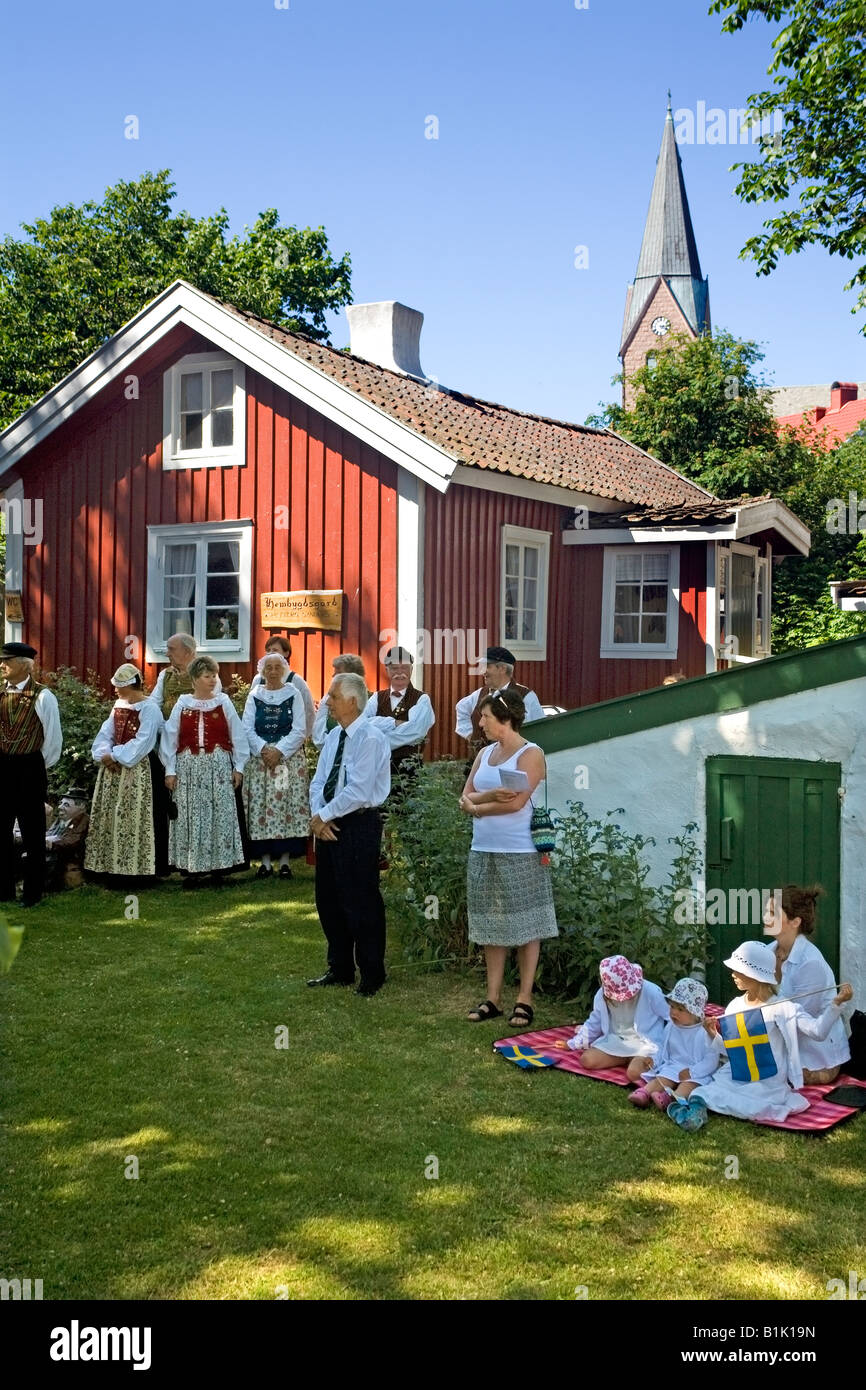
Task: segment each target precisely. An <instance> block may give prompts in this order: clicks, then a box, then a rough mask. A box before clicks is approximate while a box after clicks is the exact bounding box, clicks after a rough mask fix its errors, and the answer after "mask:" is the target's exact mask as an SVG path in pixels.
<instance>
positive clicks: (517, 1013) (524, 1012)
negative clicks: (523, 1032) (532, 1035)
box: [508, 1004, 535, 1028]
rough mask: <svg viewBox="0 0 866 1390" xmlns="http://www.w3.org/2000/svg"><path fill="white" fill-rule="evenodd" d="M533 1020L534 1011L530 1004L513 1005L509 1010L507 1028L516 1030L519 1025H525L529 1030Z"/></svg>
mask: <svg viewBox="0 0 866 1390" xmlns="http://www.w3.org/2000/svg"><path fill="white" fill-rule="evenodd" d="M534 1018H535V1010H534V1009H533V1007H532V1005H531V1004H515V1005H514V1008H513V1009H512V1010H511V1017H510V1019H509V1020H508V1026H509V1027H510V1028H517V1027H518V1026H519V1025H520V1024H521V1023H525V1024H526V1026H527V1028H531V1027H532V1020H533V1019H534Z"/></svg>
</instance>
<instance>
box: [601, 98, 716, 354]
mask: <svg viewBox="0 0 866 1390" xmlns="http://www.w3.org/2000/svg"><path fill="white" fill-rule="evenodd" d="M660 276H661V277H662V278H663V279H664V280H665V281H666V283H667V285H668V287H669V289H670V291H671V293H672V294H673V296H674V298H675V300H676V301H677V304H678V305H679V307H680V309H681V310H682V313H683V316H684V317H685V320H686V323H687V325H688V327H689V328H690V329H691V331H692V332H693V333H694V334H695V337H698V336H699V335H700V334H701V333H702V332H704V331H706V330H708V329H709V326H710V306H709V287H708V284H707V281H706V280H705V279H704V277H703V276H702V275H701V263H700V260H699V259H698V248H697V244H696V242H695V233H694V229H693V227H692V219H691V214H690V213H689V202H688V198H687V197H686V186H685V182H684V180H683V167H682V163H681V161H680V152H679V150H678V148H677V142H676V136H675V134H674V117H673V111H672V110H671V94H670V92H668V106H667V113H666V115H665V124H664V131H663V132H662V143H661V150H660V151H659V157H658V159H657V161H656V171H655V178H654V180H653V187H652V194H651V195H650V204H649V211H648V213H647V219H646V225H645V227H644V234H643V242H642V243H641V249H640V256H639V258H638V264H637V272H636V274H635V278H634V281H633V283H632V284H631V285H630V286H629V292H628V299H627V301H626V310H625V319H624V322H623V329H622V341H621V344H620V356H622V354H623V352H624V351H625V349H626V347H627V344H628V342H629V340H630V339H631V337H632V336H633V333H634V330H635V328H636V327H637V325H638V324H639V322H640V319H641V317H642V315H643V313H644V311H645V309H646V308H647V305H648V303H649V300H650V299H651V298H652V296H653V291H654V289H655V286H656V284H657V282H658V279H659V277H660Z"/></svg>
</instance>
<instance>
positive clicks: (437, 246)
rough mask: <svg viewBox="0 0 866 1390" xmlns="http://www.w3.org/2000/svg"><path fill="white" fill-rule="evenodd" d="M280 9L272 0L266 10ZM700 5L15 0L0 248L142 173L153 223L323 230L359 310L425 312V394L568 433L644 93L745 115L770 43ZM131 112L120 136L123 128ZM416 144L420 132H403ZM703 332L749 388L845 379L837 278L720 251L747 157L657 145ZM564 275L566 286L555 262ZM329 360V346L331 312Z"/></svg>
mask: <svg viewBox="0 0 866 1390" xmlns="http://www.w3.org/2000/svg"><path fill="white" fill-rule="evenodd" d="M277 3H282V0H277ZM708 4H709V0H588V7H587V8H581V9H578V8H576V6H575V0H435V2H434V0H367V3H364V2H363V0H289V5H288V8H285V9H282V8H280V9H278V8H277V7H276V3H275V0H196V2H195V3H192V2H191V0H140V3H138V4H135V5H130V4H123V3H121V4H118V3H117V0H111V2H110V3H109V0H77V3H76V4H74V5H72V4H69V3H68V0H67V3H61V2H60V0H42V2H41V3H40V4H39V6H38V7H35V8H34V7H33V6H23V5H22V6H16V7H13V8H12V9H7V13H6V17H5V22H4V31H5V32H4V38H5V40H6V42H5V44H4V48H5V50H6V63H5V64H4V82H3V86H2V89H0V130H2V132H3V136H2V137H0V234H5V233H12V234H17V232H18V228H19V225H20V223H21V222H22V221H29V220H32V219H34V218H35V217H38V216H40V215H44V214H46V213H47V212H48V210H49V209H50V208H51V207H52V206H53V205H54V204H56V203H63V202H75V203H78V202H82V201H84V200H85V199H87V198H99V197H101V195H102V193H103V191H104V189H105V187H106V186H107V185H109V184H111V183H114V182H116V181H117V180H118V179H121V178H124V179H132V178H136V177H138V176H139V175H140V174H141V173H142V172H143V171H144V170H145V169H150V170H155V169H159V168H164V167H169V168H170V169H171V170H172V171H173V174H174V178H175V181H176V184H177V190H178V196H177V200H176V206H177V207H178V208H180V207H184V208H187V209H189V211H191V212H192V213H194V214H196V215H204V214H208V213H211V212H213V211H215V210H216V209H217V208H218V207H220V206H225V207H226V208H227V210H228V212H229V215H230V217H231V222H232V228H233V230H236V231H240V230H241V229H242V228H243V226H244V225H245V224H247V223H250V222H252V221H253V220H254V219H255V217H256V214H257V213H258V212H259V211H260V210H261V209H262V208H265V207H269V206H276V207H277V208H278V209H279V211H280V214H281V217H282V220H283V221H284V222H286V223H295V224H296V225H299V226H305V225H319V224H322V225H324V226H325V228H326V230H327V233H328V236H329V240H330V244H331V247H332V249H333V250H334V251H335V252H336V253H338V254H339V253H342V252H343V251H344V250H348V251H349V252H350V253H351V256H352V263H353V297H354V299H355V300H356V301H358V302H363V301H366V300H373V299H399V300H402V301H403V302H404V303H406V304H409V305H411V306H412V307H413V308H417V309H421V310H422V311H423V312H424V314H425V323H424V329H423V333H422V342H421V361H422V364H423V366H424V369H425V371H426V372H427V373H428V374H431V375H435V376H436V377H438V378H439V380H441V381H442V382H444V383H446V384H448V385H450V386H454V387H458V388H460V389H462V390H466V391H469V392H473V393H475V394H477V395H480V396H482V397H485V398H488V399H491V400H495V401H500V402H504V403H505V404H507V405H512V406H515V407H518V408H521V409H525V410H532V411H537V412H539V413H542V414H548V415H553V416H556V417H559V418H563V419H569V420H577V421H582V420H583V419H585V417H586V415H587V414H588V413H589V412H591V411H592V410H594V409H595V407H596V405H597V403H598V402H599V401H606V400H610V399H613V398H614V396H615V395H616V389H615V388H613V387H611V385H610V378H611V376H612V375H613V374H614V373H615V372H616V371H617V369H618V362H617V356H616V353H617V349H618V346H619V332H620V327H621V323H622V314H623V306H624V299H625V292H626V286H627V284H628V282H629V280H630V279H631V277H632V276H633V274H634V270H635V266H636V264H637V257H638V251H639V248H640V240H641V233H642V230H643V222H644V218H645V216H646V210H647V204H648V201H649V194H650V188H651V184H652V177H653V171H654V167H655V159H656V155H657V153H658V147H659V143H660V139H661V132H662V124H663V120H664V112H665V105H666V92H667V89H668V87H670V88H671V91H672V94H673V106H674V108H675V109H684V108H691V109H692V110H696V109H697V105H698V103H699V102H701V101H702V102H704V103H705V104H706V107H707V108H713V107H721V108H723V109H724V110H728V109H729V108H736V107H741V106H743V105H745V103H746V98H747V97H748V95H749V93H751V92H753V91H757V90H759V89H760V88H761V87H763V86H765V85H766V78H765V70H766V68H767V66H768V63H769V60H770V39H771V37H772V35H773V33H774V32H775V28H776V26H771V25H767V24H765V23H764V22H763V21H761V22H759V23H753V24H750V25H749V26H748V27H747V29H746V30H745V31H743V32H741V33H740V34H739V35H735V36H727V35H722V34H721V33H720V19H719V18H718V17H716V16H713V17H710V16H708V15H707V13H706V11H707V9H708ZM129 115H136V116H137V117H138V119H139V138H138V139H137V140H128V139H126V138H125V137H124V120H125V118H126V117H127V116H129ZM430 116H435V117H436V118H437V120H438V139H428V138H426V136H425V131H427V130H430V129H432V124H431V123H430V122H429V121H428V117H430ZM681 155H682V159H683V166H684V171H685V178H686V187H687V190H688V195H689V201H690V205H691V210H692V218H693V222H694V226H695V233H696V237H697V242H698V250H699V253H700V257H701V264H702V269H703V272H704V274H705V275H708V276H709V280H710V303H711V309H712V316H713V322H714V325H715V326H716V327H724V328H728V329H730V330H731V331H732V332H734V333H735V334H737V335H738V336H740V337H749V338H756V339H758V340H759V341H761V342H762V343H764V345H765V352H766V358H765V362H764V369H765V370H766V372H767V373H768V375H770V376H771V379H772V382H773V384H775V385H786V384H794V383H798V384H799V383H806V382H826V381H830V380H833V379H834V378H837V377H839V378H843V379H855V380H856V379H864V378H866V352H864V339H863V338H862V336H861V335H860V334H859V333H858V331H857V323H858V320H857V319H856V318H855V317H854V316H852V315H851V314H850V312H849V311H850V308H851V306H852V304H853V295H852V294H851V293H848V294H844V293H843V291H842V286H843V285H844V283H845V281H846V280H847V279H848V278H849V277H850V274H851V267H850V264H849V263H848V262H842V261H838V260H833V259H831V258H830V257H828V256H826V255H825V253H824V252H822V251H818V250H814V251H810V252H807V253H805V254H802V255H800V256H798V257H795V258H789V259H788V260H787V261H785V262H783V263H782V264H781V265H780V267H779V269H778V270H777V271H776V272H775V273H774V274H773V275H772V276H770V277H768V278H757V277H756V276H755V273H754V269H753V267H752V266H751V265H750V264H749V263H747V262H744V261H741V260H739V259H738V252H739V250H740V248H741V246H742V244H743V242H744V241H745V239H746V238H747V237H748V236H749V235H751V234H753V233H754V232H756V231H757V230H758V229H759V226H760V223H761V220H762V214H761V210H760V209H759V208H757V207H754V206H753V207H746V206H743V205H742V204H740V203H739V201H738V200H737V199H736V198H735V197H734V196H733V188H734V184H735V181H736V178H735V175H733V174H731V173H729V172H728V169H729V166H730V164H732V163H733V162H734V160H735V159H738V158H743V157H750V149H749V147H747V146H743V147H736V148H734V147H732V146H730V145H726V144H723V145H711V144H707V143H704V144H697V143H695V144H693V145H683V146H681ZM577 246H586V247H587V248H588V260H589V264H588V267H587V268H585V269H576V268H575V247H577ZM333 341H334V343H335V345H336V346H338V347H342V346H344V345H346V344H347V343H348V328H347V326H346V321H345V317H344V316H343V315H342V314H341V315H339V316H334V324H333Z"/></svg>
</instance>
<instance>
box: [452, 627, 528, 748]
mask: <svg viewBox="0 0 866 1390" xmlns="http://www.w3.org/2000/svg"><path fill="white" fill-rule="evenodd" d="M516 664H517V663H516V662H515V659H514V657H513V656H512V654H511V652H510V651H509V650H508V648H507V647H488V648H487V666H486V669H485V671H484V685H482V686H481V688H480V689H479V690H473V692H472V694H471V695H466V696H465V697H464V699H462V700H458V701H457V733H458V734H459V735H460V737H461V738H465V739H466V740H467V742H468V744H469V747H470V750H471V752H472V756H473V758H474V757H475V756H476V755H477V754H478V753H480V751H481V749H482V748H486V747H487V744H488V742H489V740H488V739H486V738H485V737H484V734H483V733H482V731H481V711H480V710H479V708H478V702H479V700H481V699H483V697H484V696H486V695H501V694H502V692H503V690H511V691H513V692H514V694H515V695H519V696H520V698H521V699H522V701H523V703H524V706H525V707H526V722H527V724H528V723H529V721H530V720H531V719H543V718H544V710H543V709H542V708H541V702H540V700H539V698H538V696H537V695H536V693H535V691H534V690H530V689H529V687H528V686H526V685H519V684H518V683H517V681H516V680H514V679H513V677H514V667H515V665H516Z"/></svg>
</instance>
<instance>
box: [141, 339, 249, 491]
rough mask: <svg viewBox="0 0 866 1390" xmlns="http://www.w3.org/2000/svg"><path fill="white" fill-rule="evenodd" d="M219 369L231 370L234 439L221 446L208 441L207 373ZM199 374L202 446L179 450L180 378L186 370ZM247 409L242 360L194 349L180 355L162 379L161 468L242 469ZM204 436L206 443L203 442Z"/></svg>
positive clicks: (209, 417) (244, 452)
mask: <svg viewBox="0 0 866 1390" xmlns="http://www.w3.org/2000/svg"><path fill="white" fill-rule="evenodd" d="M220 369H224V370H226V371H227V370H229V369H231V371H232V372H233V373H234V386H233V390H232V418H233V421H234V430H233V436H234V442H233V443H232V444H229V445H224V446H223V447H221V448H216V449H215V448H214V447H213V445H212V444H211V443H210V430H211V425H210V422H211V410H210V373H211V372H213V371H219V370H220ZM195 371H200V372H201V373H202V441H203V442H202V447H201V448H200V449H181V448H180V445H179V439H180V428H179V426H180V379H181V376H183V375H186V374H187V373H189V372H195ZM246 436H247V412H246V371H245V369H244V364H243V362H238V360H237V358H236V357H227V356H226V354H225V353H224V352H197V353H189V354H187V356H186V357H181V358H180V360H179V361H177V362H175V363H173V364H172V366H170V367H168V368H167V370H166V371H165V372H164V374H163V378H162V466H163V469H171V470H175V469H179V468H180V469H183V468H242V467H243V466H244V465H245V464H246V461H247V458H246ZM205 439H207V443H205V442H204V441H205Z"/></svg>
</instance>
